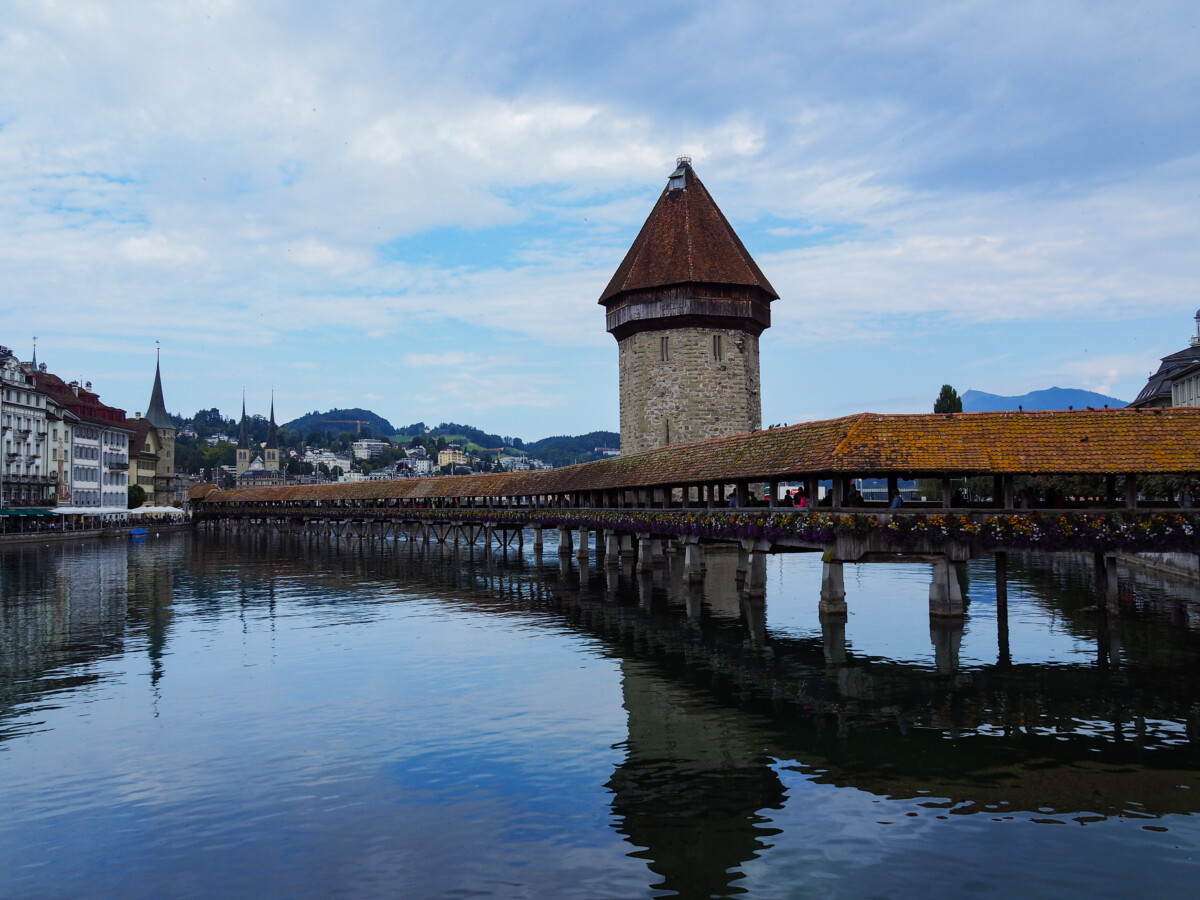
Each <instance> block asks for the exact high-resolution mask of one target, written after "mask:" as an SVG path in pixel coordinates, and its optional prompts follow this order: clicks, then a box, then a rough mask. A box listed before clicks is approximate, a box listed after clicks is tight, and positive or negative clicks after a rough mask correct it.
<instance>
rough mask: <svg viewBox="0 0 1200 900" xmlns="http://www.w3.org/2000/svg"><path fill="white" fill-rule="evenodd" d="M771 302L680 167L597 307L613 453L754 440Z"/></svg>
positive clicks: (682, 164) (687, 165)
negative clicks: (617, 445)
mask: <svg viewBox="0 0 1200 900" xmlns="http://www.w3.org/2000/svg"><path fill="white" fill-rule="evenodd" d="M778 296H779V295H778V294H777V293H776V292H775V289H774V288H773V287H771V283H770V282H769V281H767V278H766V276H765V275H763V273H762V270H761V269H759V267H758V265H757V263H755V262H754V260H753V259H752V258H751V256H750V254H749V252H747V250H746V248H745V246H743V244H742V242H741V240H740V239H739V238H738V236H737V234H736V233H735V232H734V230H733V228H732V226H730V224H729V222H728V220H726V218H725V216H724V215H723V214H722V213H721V210H720V209H718V208H717V204H716V203H715V202H714V201H713V199H712V197H711V196H710V195H709V193H708V190H707V189H706V188H705V187H704V185H703V184H702V183H701V181H700V179H699V178H698V177H696V173H695V172H694V171H693V169H692V165H691V160H690V159H689V158H688V157H680V158H679V160H678V165H677V167H676V169H675V171H674V172H672V173H671V175H670V177H669V178H668V180H667V186H666V188H665V189H664V190H663V192H662V194H661V195H660V196H659V198H658V202H657V203H656V204H655V206H654V209H652V210H651V212H650V216H649V217H648V218H647V219H646V223H645V224H644V225H643V226H642V230H641V231H640V232H639V233H638V236H637V238H635V239H634V242H633V245H632V246H631V247H630V248H629V252H628V253H626V255H625V259H624V260H623V261H622V262H621V265H620V266H619V267H618V268H617V271H616V273H615V274H614V275H613V277H612V280H611V281H610V282H609V283H608V287H606V288H605V289H604V293H603V294H601V296H600V301H599V302H600V303H601V305H603V306H604V309H605V316H606V325H607V329H608V331H609V333H610V334H612V336H613V337H614V338H616V340H617V346H618V348H619V349H618V352H619V370H620V402H621V452H622V453H626V454H629V453H639V452H641V451H643V450H650V449H653V448H655V447H661V446H664V445H667V444H678V443H686V442H689V441H698V440H702V439H705V438H711V437H718V436H724V435H730V434H739V433H742V432H746V431H756V430H757V429H758V428H759V427H760V426H761V424H762V400H761V396H760V394H759V383H760V382H759V360H758V338H759V336H760V335H761V334H762V332H763V331H764V330H765V329H766V328H768V327H770V324H771V302H772V301H774V300H776V299H778Z"/></svg>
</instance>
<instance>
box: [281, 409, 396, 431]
mask: <svg viewBox="0 0 1200 900" xmlns="http://www.w3.org/2000/svg"><path fill="white" fill-rule="evenodd" d="M280 427H281V428H286V429H287V430H288V431H292V432H295V433H296V434H299V435H301V436H302V437H307V436H308V435H309V434H311V433H312V432H314V431H328V432H331V433H333V434H335V435H336V434H341V433H342V432H343V431H348V432H350V433H351V434H353V435H356V436H357V435H361V436H362V437H366V436H368V435H370V436H371V437H384V438H385V437H388V436H390V435H393V434H395V433H396V429H395V428H393V427H392V423H391V422H389V421H388V420H387V419H385V418H384V417H383V416H379V415H376V414H375V413H373V412H371V411H370V410H369V409H359V408H357V407H356V408H354V409H331V410H329V412H323V413H321V412H317V411H316V410H314V411H313V412H310V413H309V414H308V415H305V416H301V417H300V418H298V419H292V421H290V422H284V423H283V425H281V426H280Z"/></svg>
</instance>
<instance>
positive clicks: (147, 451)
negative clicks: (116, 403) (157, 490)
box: [126, 413, 162, 506]
mask: <svg viewBox="0 0 1200 900" xmlns="http://www.w3.org/2000/svg"><path fill="white" fill-rule="evenodd" d="M126 424H127V425H128V426H129V427H130V428H132V429H133V434H132V435H130V437H129V484H130V485H131V486H132V485H135V484H136V485H137V486H138V487H140V488H141V489H142V490H143V491H145V492H146V503H147V505H150V506H157V505H158V502H157V500H156V499H155V495H154V481H155V475H156V474H157V472H158V462H159V453H160V451H161V449H162V448H161V444H160V443H159V437H158V431H157V430H156V429H155V428H154V426H152V425H151V424H150V422H149V420H147V419H144V418H142V415H141V413H134V415H133V418H132V419H128V420H127V421H126Z"/></svg>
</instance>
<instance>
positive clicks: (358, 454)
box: [350, 439, 392, 459]
mask: <svg viewBox="0 0 1200 900" xmlns="http://www.w3.org/2000/svg"><path fill="white" fill-rule="evenodd" d="M390 446H392V445H391V444H390V443H388V442H387V441H376V440H370V439H368V440H362V441H355V442H354V443H353V444H351V445H350V449H351V450H352V451H353V453H354V458H355V459H373V458H374V457H376V456H378V455H379V454H380V453H382V452H383V451H384V450H386V449H387V448H388V447H390Z"/></svg>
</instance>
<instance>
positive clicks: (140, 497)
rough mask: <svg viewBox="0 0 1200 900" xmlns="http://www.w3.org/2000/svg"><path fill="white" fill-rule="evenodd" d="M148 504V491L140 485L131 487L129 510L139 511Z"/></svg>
mask: <svg viewBox="0 0 1200 900" xmlns="http://www.w3.org/2000/svg"><path fill="white" fill-rule="evenodd" d="M145 502H146V489H145V488H144V487H142V486H141V485H140V484H131V485H130V486H129V509H137V508H138V507H139V506H141V505H142V504H143V503H145Z"/></svg>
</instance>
